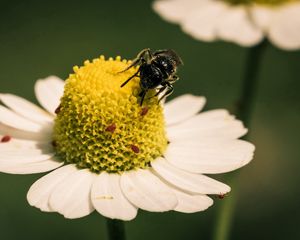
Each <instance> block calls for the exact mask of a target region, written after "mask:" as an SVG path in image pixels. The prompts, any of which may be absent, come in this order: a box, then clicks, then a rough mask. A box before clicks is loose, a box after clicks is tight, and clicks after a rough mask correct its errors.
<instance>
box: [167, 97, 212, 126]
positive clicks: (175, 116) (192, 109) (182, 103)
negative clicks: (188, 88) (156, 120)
mask: <svg viewBox="0 0 300 240" xmlns="http://www.w3.org/2000/svg"><path fill="white" fill-rule="evenodd" d="M205 102H206V100H205V98H204V97H199V96H194V95H190V94H185V95H182V96H180V97H177V98H175V99H173V100H171V101H170V102H167V103H166V104H165V109H164V111H165V119H166V124H167V125H171V124H175V123H179V122H182V121H184V120H186V119H188V118H190V117H192V116H194V115H196V114H197V113H198V112H200V111H201V110H202V108H203V107H204V105H205Z"/></svg>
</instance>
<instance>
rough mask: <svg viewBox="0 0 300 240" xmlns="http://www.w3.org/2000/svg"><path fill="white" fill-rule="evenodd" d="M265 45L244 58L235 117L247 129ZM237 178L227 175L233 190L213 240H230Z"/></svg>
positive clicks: (236, 192)
mask: <svg viewBox="0 0 300 240" xmlns="http://www.w3.org/2000/svg"><path fill="white" fill-rule="evenodd" d="M267 44H268V41H267V40H264V41H262V42H261V43H260V44H258V45H256V46H254V47H252V48H250V49H249V52H248V55H247V58H246V67H245V72H244V76H243V82H242V86H241V93H240V94H241V95H240V98H239V101H238V104H237V108H236V115H237V117H238V118H239V119H240V120H242V121H243V122H244V124H245V126H246V127H248V128H249V126H250V120H251V116H252V112H253V106H254V102H255V96H256V92H257V85H258V73H259V71H260V66H261V61H262V57H263V53H264V50H265V48H266V46H267ZM247 138H248V135H247V136H246V137H243V139H244V140H246V139H247ZM238 177H239V174H238V173H237V172H233V173H231V174H229V175H228V180H227V182H228V184H229V185H230V186H231V187H232V189H233V190H232V192H231V193H230V196H228V197H227V198H225V199H224V200H223V201H224V202H223V204H222V206H221V208H220V210H219V211H218V216H217V220H216V225H215V229H214V237H213V239H214V240H228V239H230V232H231V229H232V221H233V218H234V208H235V205H236V200H237V197H238Z"/></svg>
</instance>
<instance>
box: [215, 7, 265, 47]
mask: <svg viewBox="0 0 300 240" xmlns="http://www.w3.org/2000/svg"><path fill="white" fill-rule="evenodd" d="M217 32H218V36H219V37H220V38H221V39H223V40H226V41H230V42H234V43H238V44H240V45H242V46H247V47H248V46H253V45H255V44H257V43H259V42H260V41H261V40H262V39H263V37H264V36H263V31H262V30H261V29H260V28H258V27H257V26H255V25H254V24H253V22H252V20H251V19H250V18H249V13H248V8H247V6H237V7H233V6H230V7H228V9H227V11H225V12H224V13H223V14H222V17H221V18H220V19H219V21H218V24H217Z"/></svg>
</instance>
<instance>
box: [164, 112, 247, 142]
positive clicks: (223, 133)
mask: <svg viewBox="0 0 300 240" xmlns="http://www.w3.org/2000/svg"><path fill="white" fill-rule="evenodd" d="M246 133H247V129H246V128H245V127H244V125H243V123H242V122H241V121H239V120H235V119H234V117H233V116H230V115H229V114H228V113H227V111H225V110H213V111H207V112H203V113H200V114H198V115H197V116H195V117H192V118H191V119H189V120H187V121H185V122H183V123H180V124H178V125H175V126H170V127H168V128H167V134H168V138H169V140H170V141H171V142H172V141H186V140H189V141H204V140H207V139H210V138H215V139H236V138H239V137H241V136H243V135H245V134H246Z"/></svg>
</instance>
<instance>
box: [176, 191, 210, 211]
mask: <svg viewBox="0 0 300 240" xmlns="http://www.w3.org/2000/svg"><path fill="white" fill-rule="evenodd" d="M173 191H174V193H175V194H176V197H177V200H178V205H177V206H176V208H175V209H174V210H175V211H177V212H183V213H194V212H199V211H204V210H206V209H207V208H209V207H210V206H211V205H212V204H213V200H212V199H211V198H210V197H208V196H206V195H193V194H189V193H185V192H182V191H179V190H177V189H173Z"/></svg>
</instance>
